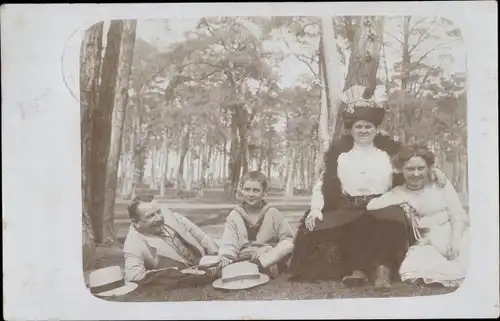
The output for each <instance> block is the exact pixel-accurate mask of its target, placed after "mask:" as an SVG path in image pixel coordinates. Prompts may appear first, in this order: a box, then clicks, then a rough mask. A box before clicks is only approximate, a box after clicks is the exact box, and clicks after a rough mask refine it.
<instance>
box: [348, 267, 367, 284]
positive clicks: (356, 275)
mask: <svg viewBox="0 0 500 321" xmlns="http://www.w3.org/2000/svg"><path fill="white" fill-rule="evenodd" d="M366 282H368V277H367V276H366V275H365V274H364V273H363V272H361V271H359V270H355V271H354V272H352V274H351V275H347V276H344V277H343V278H342V284H344V285H345V286H347V287H349V288H353V287H357V286H362V285H364V284H365V283H366Z"/></svg>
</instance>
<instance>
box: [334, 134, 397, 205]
mask: <svg viewBox="0 0 500 321" xmlns="http://www.w3.org/2000/svg"><path fill="white" fill-rule="evenodd" d="M337 164H338V167H337V174H338V177H339V180H340V183H341V184H342V190H343V192H344V193H345V194H348V195H350V196H362V195H373V194H383V193H385V192H387V191H388V190H389V189H390V188H391V187H392V163H391V160H390V158H389V155H388V154H387V153H386V152H384V151H383V150H380V149H378V148H376V147H375V146H367V147H360V146H357V145H356V144H355V145H354V147H353V148H352V149H351V150H350V151H349V152H347V153H342V154H340V155H339V158H338V163H337Z"/></svg>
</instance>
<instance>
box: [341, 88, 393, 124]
mask: <svg viewBox="0 0 500 321" xmlns="http://www.w3.org/2000/svg"><path fill="white" fill-rule="evenodd" d="M374 94H375V90H374V89H372V88H367V87H364V86H361V85H354V86H352V87H350V88H349V89H347V90H346V91H344V93H343V94H342V101H343V102H344V103H345V104H346V106H345V108H344V111H343V115H342V116H343V119H344V121H346V122H351V123H352V122H354V121H356V120H367V121H370V122H373V123H374V124H375V125H377V126H378V125H380V124H381V123H382V121H383V119H384V115H385V109H384V107H383V104H381V103H379V102H378V101H377V100H376V99H375V98H374Z"/></svg>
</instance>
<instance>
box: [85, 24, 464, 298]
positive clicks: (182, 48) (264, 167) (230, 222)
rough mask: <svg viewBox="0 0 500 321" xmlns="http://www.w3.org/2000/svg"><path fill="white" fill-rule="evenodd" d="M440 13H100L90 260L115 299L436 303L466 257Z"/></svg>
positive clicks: (89, 137) (448, 43) (92, 53)
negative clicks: (429, 299) (125, 16)
mask: <svg viewBox="0 0 500 321" xmlns="http://www.w3.org/2000/svg"><path fill="white" fill-rule="evenodd" d="M467 82H468V74H467V68H466V52H465V46H464V40H463V37H462V31H461V29H460V28H458V27H457V26H456V25H455V24H454V23H453V22H452V21H450V20H448V19H446V18H444V17H440V16H432V15H428V16H417V15H401V16H389V15H387V16H368V15H357V16H352V15H351V16H340V15H339V16H327V17H317V16H204V17H199V18H169V19H137V20H107V21H100V22H98V23H95V24H93V25H92V26H91V27H89V28H88V29H86V30H85V32H84V36H83V41H82V43H81V50H80V75H79V84H80V108H81V109H80V110H81V127H80V129H81V190H82V205H83V206H82V255H83V266H82V272H83V275H84V280H85V284H86V286H87V288H88V291H90V293H92V294H93V295H94V296H96V297H98V298H101V299H105V300H110V301H121V302H135V301H157V302H163V301H176V302H178V301H218V300H224V301H228V300H232V301H241V300H252V301H255V300H310V299H338V298H376V297H416V296H437V295H444V294H449V293H452V292H454V291H456V290H457V289H458V288H459V287H460V286H461V284H462V283H463V281H464V279H465V278H466V276H467V271H468V264H469V246H470V236H469V229H470V223H469V187H468V186H469V183H468V148H467V143H468V133H467V108H468V105H467Z"/></svg>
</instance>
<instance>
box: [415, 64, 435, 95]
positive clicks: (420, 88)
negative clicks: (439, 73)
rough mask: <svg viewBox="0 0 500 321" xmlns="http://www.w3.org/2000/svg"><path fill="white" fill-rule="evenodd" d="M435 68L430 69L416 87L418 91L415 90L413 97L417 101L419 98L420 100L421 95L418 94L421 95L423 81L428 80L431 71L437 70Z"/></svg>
mask: <svg viewBox="0 0 500 321" xmlns="http://www.w3.org/2000/svg"><path fill="white" fill-rule="evenodd" d="M437 68H438V66H434V67H432V68H430V69H429V70H428V71H427V73H426V74H425V76H424V78H423V79H422V81H421V82H420V84H419V86H418V90H417V92H415V97H416V98H417V99H419V98H420V96H421V94H420V93H421V91H422V88H423V86H424V84H425V81H426V80H427V78H429V76H430V75H431V73H432V72H433V71H436V69H437Z"/></svg>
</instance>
